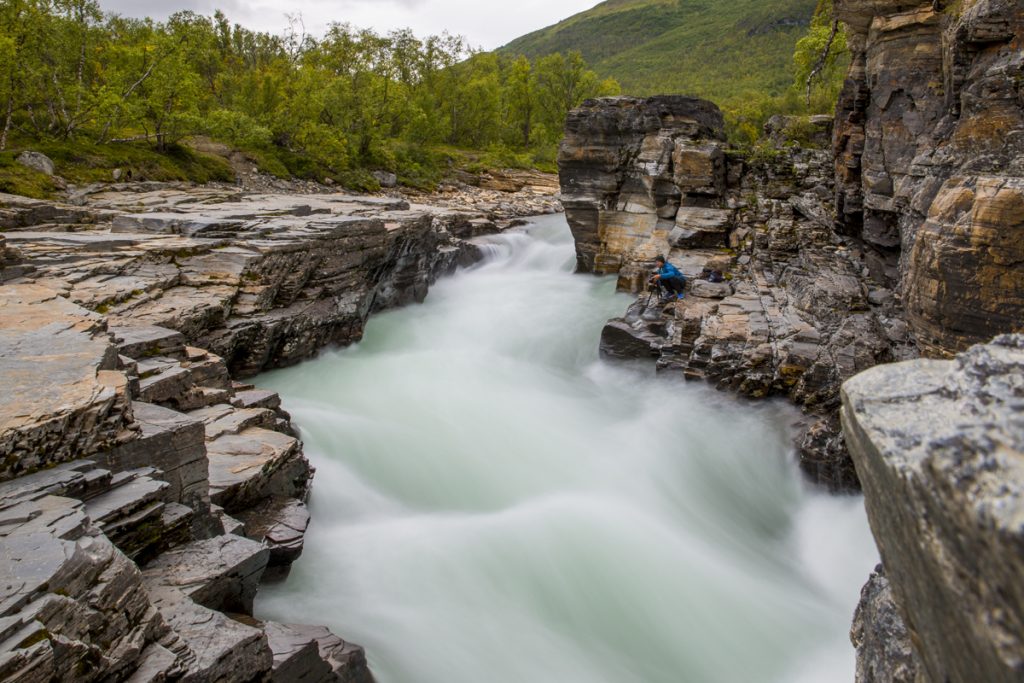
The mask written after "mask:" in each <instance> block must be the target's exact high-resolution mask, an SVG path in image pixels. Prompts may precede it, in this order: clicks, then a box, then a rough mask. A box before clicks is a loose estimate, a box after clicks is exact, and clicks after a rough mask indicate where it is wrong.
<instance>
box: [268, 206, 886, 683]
mask: <svg viewBox="0 0 1024 683" xmlns="http://www.w3.org/2000/svg"><path fill="white" fill-rule="evenodd" d="M487 248H488V251H489V252H490V258H489V259H488V261H487V262H486V263H485V264H484V265H482V266H478V267H476V268H473V269H471V270H468V271H464V272H462V273H460V274H459V275H457V276H455V277H453V278H450V279H448V280H445V281H443V282H441V283H439V284H438V285H437V286H436V287H435V288H434V289H433V290H432V291H431V294H430V296H429V298H428V300H427V302H426V303H425V304H424V305H422V306H415V307H410V308H405V309H402V310H397V311H392V312H388V313H384V314H381V315H378V316H376V317H375V318H374V319H373V320H372V321H371V322H370V325H369V327H368V329H367V335H366V338H365V340H364V341H363V342H362V343H360V344H359V345H357V346H355V347H352V348H349V349H345V350H341V351H330V352H326V353H324V354H322V355H321V357H320V358H318V359H317V360H315V361H311V362H308V363H306V364H304V365H301V366H299V367H296V368H292V369H288V370H283V371H278V372H274V373H270V374H267V375H265V376H263V377H261V378H260V380H259V384H260V385H261V386H264V387H267V388H271V389H274V390H276V391H279V392H280V393H281V394H282V396H283V397H284V400H285V406H286V407H287V409H288V410H290V411H291V412H292V414H293V416H294V418H295V420H296V422H297V424H298V425H299V426H300V428H301V430H302V435H303V438H304V440H305V442H306V453H307V454H308V455H309V457H310V459H311V460H312V461H313V463H314V465H315V466H316V468H317V478H316V483H315V486H314V495H313V499H312V502H311V507H312V512H313V520H314V521H313V526H312V527H311V528H310V533H309V536H308V538H307V543H306V550H305V554H304V555H303V557H302V559H301V560H300V561H299V562H298V563H297V564H296V566H295V568H294V570H293V572H292V574H291V576H290V578H289V580H288V581H287V582H285V583H283V584H279V585H273V586H268V587H265V588H264V589H262V591H261V593H260V596H259V599H258V602H257V612H258V615H259V616H261V617H264V618H270V619H276V620H278V621H289V622H303V623H320V624H325V625H328V626H330V627H332V629H333V630H334V631H335V632H337V633H338V634H339V635H341V636H342V637H345V638H346V639H349V640H352V641H354V642H358V643H360V644H362V645H364V646H365V647H366V648H367V652H368V655H369V658H370V662H371V666H372V668H373V669H374V672H375V674H376V676H377V679H378V681H379V682H380V683H435V682H436V683H442V682H443V683H526V682H530V683H546V682H550V683H632V682H636V683H663V682H664V683H680V682H688V683H714V682H719V681H720V682H722V683H744V682H761V681H764V682H775V681H778V682H780V683H782V682H786V683H804V682H806V683H812V682H813V683H828V682H830V681H836V682H839V681H842V682H844V683H846V682H847V681H849V680H851V679H852V677H853V668H854V661H853V650H852V648H851V646H850V644H849V639H848V635H847V634H848V630H849V625H850V620H851V617H852V614H853V610H854V607H855V605H856V603H857V599H858V594H859V590H860V586H861V585H862V584H863V582H864V581H865V580H866V578H867V576H868V573H869V572H870V569H871V568H872V567H873V566H874V564H875V563H876V561H877V553H876V551H875V548H874V544H873V542H872V540H871V535H870V531H869V529H868V526H867V520H866V517H865V515H864V511H863V505H862V501H861V500H860V499H857V498H831V497H828V496H825V495H822V494H818V493H814V492H811V491H809V490H807V489H806V487H805V486H804V485H803V484H802V482H801V480H800V476H799V474H798V473H797V471H796V468H795V467H794V465H793V456H792V453H791V450H790V448H791V447H790V443H789V442H790V433H789V425H790V424H791V422H792V420H793V418H794V414H793V413H792V412H790V409H788V408H787V407H786V406H784V405H780V404H771V403H762V404H755V405H751V404H743V403H740V402H738V401H736V400H734V399H733V398H732V397H730V396H729V395H726V394H722V393H718V392H715V391H713V390H711V389H709V388H708V387H706V386H702V385H697V384H686V383H683V382H682V381H681V380H677V379H671V378H665V377H655V376H654V375H653V373H652V372H651V370H650V368H648V367H626V366H620V365H610V364H606V363H603V362H601V361H600V360H599V359H598V354H597V340H598V338H599V336H600V331H601V327H602V325H603V324H604V322H605V321H606V320H607V319H608V318H610V317H613V316H615V315H618V314H620V313H621V312H622V311H623V310H624V309H625V308H626V306H627V305H628V303H629V300H628V299H627V298H625V297H623V296H621V295H617V294H615V291H614V282H613V281H611V280H607V279H605V280H602V279H597V278H592V277H585V276H575V275H573V274H572V267H573V263H574V257H573V245H572V239H571V236H570V235H569V232H568V228H567V226H566V224H565V220H564V218H563V217H561V216H552V217H545V218H542V219H537V220H536V221H535V223H534V224H533V225H531V226H530V227H529V229H528V230H526V231H523V232H519V233H514V234H506V235H503V236H500V237H495V238H491V239H490V240H489V242H488V247H487Z"/></svg>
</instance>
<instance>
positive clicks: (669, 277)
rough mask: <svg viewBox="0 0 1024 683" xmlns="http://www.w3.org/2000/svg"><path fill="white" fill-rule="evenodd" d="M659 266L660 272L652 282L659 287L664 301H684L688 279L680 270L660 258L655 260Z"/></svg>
mask: <svg viewBox="0 0 1024 683" xmlns="http://www.w3.org/2000/svg"><path fill="white" fill-rule="evenodd" d="M654 262H655V263H656V264H657V265H658V272H657V273H655V275H654V277H652V278H651V282H652V283H655V284H657V285H659V286H660V287H661V290H662V299H664V300H666V301H672V300H675V299H682V298H684V297H683V289H684V288H685V287H686V277H684V276H683V274H682V273H681V272H679V269H678V268H676V267H675V266H673V265H672V264H671V263H669V262H668V261H666V260H665V257H664V256H659V257H658V258H656V259H655V260H654Z"/></svg>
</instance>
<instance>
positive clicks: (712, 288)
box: [689, 280, 733, 299]
mask: <svg viewBox="0 0 1024 683" xmlns="http://www.w3.org/2000/svg"><path fill="white" fill-rule="evenodd" d="M689 293H690V295H691V296H696V297H700V298H702V299H725V298H726V297H730V296H732V295H733V290H732V285H730V284H729V283H728V282H708V281H707V280H693V281H691V282H690V291H689Z"/></svg>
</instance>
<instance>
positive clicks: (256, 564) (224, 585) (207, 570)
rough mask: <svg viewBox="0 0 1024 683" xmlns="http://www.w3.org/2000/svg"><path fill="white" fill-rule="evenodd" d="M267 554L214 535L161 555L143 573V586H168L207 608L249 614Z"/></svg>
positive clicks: (253, 544)
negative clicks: (144, 584) (144, 583)
mask: <svg viewBox="0 0 1024 683" xmlns="http://www.w3.org/2000/svg"><path fill="white" fill-rule="evenodd" d="M269 558H270V551H269V550H267V549H266V548H264V547H263V546H262V545H261V544H259V543H256V542H255V541H250V540H249V539H247V538H242V537H241V536H233V535H226V536H217V537H215V538H211V539H209V540H205V541H196V542H195V543H189V544H188V545H185V546H182V547H180V548H176V549H174V550H172V551H170V552H167V553H164V554H163V555H161V556H160V557H159V558H157V559H156V560H154V561H153V562H151V563H149V564H148V565H147V566H146V567H145V569H144V570H143V578H144V580H145V582H146V586H147V587H149V588H153V589H159V588H163V587H170V588H174V589H176V590H179V591H181V592H182V593H183V594H185V595H187V596H188V597H189V598H191V599H192V600H194V601H195V602H197V603H199V604H200V605H203V606H205V607H209V608H210V609H217V610H224V611H233V612H238V613H242V614H252V603H253V599H254V598H255V597H256V590H257V589H258V587H259V582H260V577H261V576H262V575H263V570H264V569H266V566H267V561H268V559H269Z"/></svg>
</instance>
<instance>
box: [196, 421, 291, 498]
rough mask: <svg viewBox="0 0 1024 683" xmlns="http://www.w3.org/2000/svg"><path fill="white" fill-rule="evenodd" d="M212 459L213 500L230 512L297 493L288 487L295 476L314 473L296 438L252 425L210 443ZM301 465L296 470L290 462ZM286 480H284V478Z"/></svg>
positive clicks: (209, 450) (211, 490)
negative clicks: (277, 496) (278, 495)
mask: <svg viewBox="0 0 1024 683" xmlns="http://www.w3.org/2000/svg"><path fill="white" fill-rule="evenodd" d="M207 456H208V457H209V460H210V499H211V500H212V501H213V502H214V503H216V504H218V505H220V506H221V507H223V508H224V509H225V510H226V511H227V512H228V513H229V514H232V513H234V512H236V511H238V510H245V509H247V508H250V507H253V506H254V505H257V504H258V503H259V502H260V501H262V500H264V499H265V498H267V497H268V496H270V495H275V494H280V495H295V494H296V493H298V491H294V490H292V491H290V490H289V484H288V482H289V480H290V479H291V478H292V477H293V476H300V477H301V476H302V471H303V470H304V471H305V478H306V480H308V478H309V476H311V474H310V472H309V466H308V463H307V462H306V460H305V457H304V456H303V455H302V453H301V444H300V443H299V441H298V440H297V439H295V438H294V437H291V436H288V435H286V434H280V433H278V432H274V431H270V430H267V429H261V428H259V427H252V428H249V429H246V430H244V431H243V432H241V433H240V434H225V435H223V436H220V437H218V438H216V439H214V440H213V441H210V442H209V443H208V444H207ZM292 464H298V465H299V466H300V467H299V470H300V471H299V472H298V473H293V471H292V468H291V465H292ZM282 478H283V479H284V480H285V481H281V479H282Z"/></svg>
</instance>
